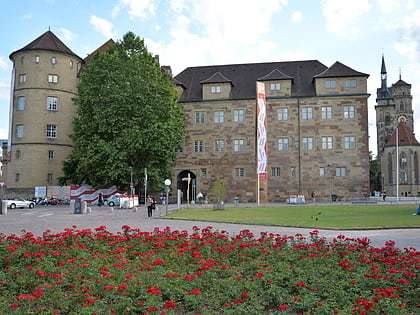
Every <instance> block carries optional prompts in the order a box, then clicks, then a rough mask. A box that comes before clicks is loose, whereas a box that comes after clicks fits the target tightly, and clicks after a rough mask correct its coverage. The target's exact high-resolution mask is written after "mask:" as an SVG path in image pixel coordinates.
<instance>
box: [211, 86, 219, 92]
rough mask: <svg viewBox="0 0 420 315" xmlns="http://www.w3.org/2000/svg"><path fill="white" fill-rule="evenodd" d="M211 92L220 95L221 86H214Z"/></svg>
mask: <svg viewBox="0 0 420 315" xmlns="http://www.w3.org/2000/svg"><path fill="white" fill-rule="evenodd" d="M210 90H211V93H213V94H218V93H220V85H213V86H212V87H211V88H210Z"/></svg>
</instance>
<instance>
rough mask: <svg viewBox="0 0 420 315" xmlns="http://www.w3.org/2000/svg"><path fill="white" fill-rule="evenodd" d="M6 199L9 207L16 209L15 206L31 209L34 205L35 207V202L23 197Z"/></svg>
mask: <svg viewBox="0 0 420 315" xmlns="http://www.w3.org/2000/svg"><path fill="white" fill-rule="evenodd" d="M4 201H6V204H7V207H8V208H10V209H15V208H29V209H32V208H33V207H35V202H33V201H29V200H25V199H22V198H17V199H13V200H4Z"/></svg>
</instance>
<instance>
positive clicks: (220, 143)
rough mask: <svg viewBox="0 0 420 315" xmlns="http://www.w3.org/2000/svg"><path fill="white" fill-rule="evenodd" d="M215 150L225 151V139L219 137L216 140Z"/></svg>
mask: <svg viewBox="0 0 420 315" xmlns="http://www.w3.org/2000/svg"><path fill="white" fill-rule="evenodd" d="M214 151H216V152H225V140H222V139H218V140H216V141H214Z"/></svg>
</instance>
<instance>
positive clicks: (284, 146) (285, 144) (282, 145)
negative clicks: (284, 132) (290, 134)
mask: <svg viewBox="0 0 420 315" xmlns="http://www.w3.org/2000/svg"><path fill="white" fill-rule="evenodd" d="M278 148H279V151H288V150H289V139H288V138H279V139H278Z"/></svg>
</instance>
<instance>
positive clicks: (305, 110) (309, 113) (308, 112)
mask: <svg viewBox="0 0 420 315" xmlns="http://www.w3.org/2000/svg"><path fill="white" fill-rule="evenodd" d="M312 118H313V109H312V107H302V120H311V119H312Z"/></svg>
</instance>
